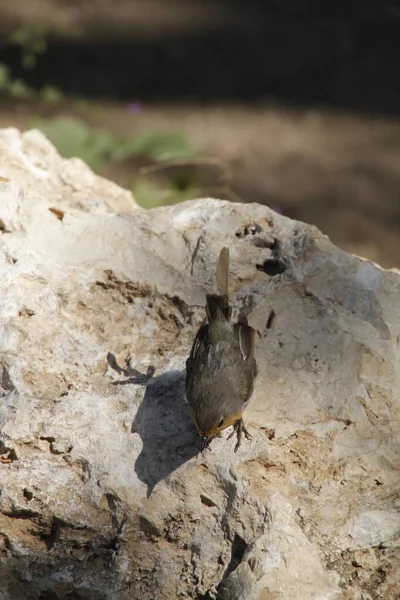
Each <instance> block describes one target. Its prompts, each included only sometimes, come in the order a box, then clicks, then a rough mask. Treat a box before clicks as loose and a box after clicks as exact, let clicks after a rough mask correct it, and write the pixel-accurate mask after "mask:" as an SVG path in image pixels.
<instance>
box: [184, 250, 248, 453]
mask: <svg viewBox="0 0 400 600" xmlns="http://www.w3.org/2000/svg"><path fill="white" fill-rule="evenodd" d="M228 274H229V250H228V248H222V250H221V252H220V255H219V260H218V264H217V284H218V288H219V292H220V293H219V294H207V296H206V299H207V305H206V315H207V321H206V322H204V323H203V324H202V325H201V327H200V329H199V331H198V333H197V335H196V337H195V340H194V342H193V346H192V349H191V352H190V356H189V358H188V359H187V361H186V396H187V399H188V402H189V406H190V411H191V415H192V418H193V422H194V424H195V426H196V428H197V431H198V432H199V434H200V435H201V437H202V449H204V448H205V447H207V445H208V443H209V441H210V440H211V439H212V438H213V437H215V436H216V435H218V434H219V433H220V432H221V431H223V430H224V429H226V428H227V427H230V426H231V425H233V426H234V430H233V432H232V433H231V435H230V436H229V438H230V437H231V436H232V435H233V433H234V432H235V431H236V433H237V443H236V446H235V452H236V451H237V450H238V448H239V446H240V443H241V437H242V431H243V432H244V434H245V435H246V437H250V436H249V433H248V432H247V430H246V428H245V426H244V423H243V419H242V413H243V411H244V409H245V408H246V406H247V403H248V401H249V399H250V396H251V394H252V392H253V387H254V379H255V377H256V370H257V367H256V361H255V358H254V343H255V331H254V329H253V328H252V327H250V325H249V324H248V323H247V318H246V316H245V315H243V314H241V315H239V319H238V322H237V323H235V324H233V323H232V322H231V314H232V307H231V306H230V305H229V297H228ZM229 438H228V439H229Z"/></svg>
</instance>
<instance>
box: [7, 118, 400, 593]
mask: <svg viewBox="0 0 400 600" xmlns="http://www.w3.org/2000/svg"><path fill="white" fill-rule="evenodd" d="M0 158H1V162H0V282H1V290H2V302H1V305H0V377H1V379H0V384H1V385H0V432H1V437H0V453H1V462H0V556H1V558H0V561H1V562H0V581H1V582H2V583H1V590H0V597H1V599H2V600H3V599H4V600H20V599H21V600H22V599H23V600H25V599H26V598H35V599H37V598H41V599H42V600H45V599H51V600H54V599H64V598H80V599H83V598H84V599H87V600H89V599H90V600H98V599H102V600H125V599H126V600H128V599H129V600H135V599H137V600H154V599H155V598H157V599H163V598H166V599H169V598H171V599H175V598H196V599H198V600H200V599H205V600H211V599H213V598H220V599H226V600H228V599H229V600H235V599H236V600H251V599H253V598H254V599H255V600H267V599H268V600H317V599H318V600H333V599H339V598H340V599H343V600H361V598H362V599H364V600H367V599H368V600H373V599H375V598H382V599H385V600H390V599H394V598H396V597H397V594H398V582H399V581H400V501H399V497H400V483H399V480H400V478H399V470H400V403H399V397H400V382H399V373H400V368H399V367H400V365H399V357H400V350H399V342H400V308H399V302H398V299H399V296H400V275H399V274H398V273H397V272H395V271H384V270H382V269H380V268H379V267H378V266H377V265H374V264H372V263H370V262H367V261H364V260H362V259H359V258H356V257H354V256H351V255H348V254H346V253H344V252H342V251H340V250H339V249H338V248H336V247H335V246H333V245H332V244H331V243H330V242H329V240H328V239H327V238H326V237H324V236H323V235H322V234H320V233H319V232H318V231H317V230H316V229H315V228H313V227H311V226H308V225H305V224H302V223H299V222H295V221H291V220H289V219H287V218H284V217H282V216H280V215H278V214H275V213H274V212H273V211H271V210H269V209H268V208H266V207H263V206H259V205H256V204H250V205H242V204H231V203H228V202H221V201H218V200H213V199H205V200H197V201H193V202H188V203H184V204H181V205H177V206H171V207H166V208H162V209H156V210H152V211H148V212H144V211H141V210H139V209H138V208H137V206H136V205H135V203H134V201H133V199H132V198H131V197H130V195H129V194H128V192H125V191H123V190H121V189H120V188H118V187H117V186H116V185H114V184H112V183H109V182H106V181H104V180H101V179H100V178H98V177H96V176H95V175H93V174H92V173H91V172H90V171H89V169H88V168H87V167H85V165H83V164H82V163H81V162H79V161H76V160H74V161H65V160H63V159H61V158H60V157H58V156H57V154H56V152H55V150H54V148H53V147H52V146H51V145H50V144H49V143H48V142H47V141H46V140H45V139H44V138H43V137H42V136H41V135H40V134H39V133H38V132H28V133H25V134H22V135H21V134H20V133H19V132H18V131H16V130H3V131H1V133H0ZM223 245H228V246H229V247H230V250H231V285H232V290H233V295H232V296H233V305H234V307H235V309H236V310H239V309H240V310H242V309H243V310H245V312H246V313H248V315H249V320H250V322H251V324H252V325H253V326H254V327H256V328H257V330H258V332H259V335H258V341H257V359H258V365H259V376H258V379H257V383H256V387H255V392H254V395H253V399H252V401H251V403H250V405H249V407H248V409H247V410H246V413H245V417H246V419H245V420H246V423H247V425H248V427H249V429H250V431H251V433H252V435H253V439H252V440H250V441H247V440H246V441H244V442H243V444H242V446H241V448H240V450H239V452H238V453H237V454H234V453H233V446H234V440H229V441H227V440H226V438H227V436H228V433H229V432H228V431H227V432H225V433H224V434H223V436H222V438H220V439H216V440H214V441H213V442H212V445H211V451H210V452H206V453H205V454H204V455H198V450H199V446H200V440H199V438H198V436H197V433H196V431H195V429H194V427H193V425H192V423H191V419H190V416H189V412H188V408H187V404H186V402H185V396H184V377H185V371H184V366H185V359H186V357H187V355H188V352H189V349H190V345H191V342H192V340H193V336H194V334H195V331H196V328H197V327H198V325H199V324H200V322H201V320H202V319H203V316H204V309H203V303H204V294H205V291H209V290H213V289H215V281H214V280H215V276H214V270H215V264H216V260H217V256H218V253H219V250H220V248H221V247H222V246H223Z"/></svg>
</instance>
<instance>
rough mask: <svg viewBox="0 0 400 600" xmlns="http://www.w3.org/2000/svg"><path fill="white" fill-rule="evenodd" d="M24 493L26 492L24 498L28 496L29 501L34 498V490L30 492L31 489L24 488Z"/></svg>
mask: <svg viewBox="0 0 400 600" xmlns="http://www.w3.org/2000/svg"><path fill="white" fill-rule="evenodd" d="M23 494H24V498H26V500H27V501H28V502H30V501H31V500H32V498H33V494H32V492H30V491H29V490H27V489H26V488H25V489H24V491H23Z"/></svg>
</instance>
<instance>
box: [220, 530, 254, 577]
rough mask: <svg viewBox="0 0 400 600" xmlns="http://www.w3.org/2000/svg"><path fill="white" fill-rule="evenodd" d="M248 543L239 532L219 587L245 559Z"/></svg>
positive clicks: (234, 540)
mask: <svg viewBox="0 0 400 600" xmlns="http://www.w3.org/2000/svg"><path fill="white" fill-rule="evenodd" d="M246 549H247V544H246V542H245V541H244V539H243V538H241V537H240V535H238V534H237V533H236V534H235V537H234V539H233V543H232V550H231V560H230V562H229V565H228V566H227V568H226V570H225V573H224V575H223V577H222V580H221V583H220V584H219V586H218V588H219V587H220V586H221V585H223V582H224V580H225V579H226V578H227V577H229V575H230V574H231V573H233V571H234V570H235V569H237V567H238V566H239V565H240V563H241V562H242V560H243V556H244V553H245V552H246Z"/></svg>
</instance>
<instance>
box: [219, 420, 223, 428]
mask: <svg viewBox="0 0 400 600" xmlns="http://www.w3.org/2000/svg"><path fill="white" fill-rule="evenodd" d="M223 424H224V419H221V420H220V422H219V423H218V427H222V425H223Z"/></svg>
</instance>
